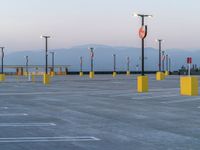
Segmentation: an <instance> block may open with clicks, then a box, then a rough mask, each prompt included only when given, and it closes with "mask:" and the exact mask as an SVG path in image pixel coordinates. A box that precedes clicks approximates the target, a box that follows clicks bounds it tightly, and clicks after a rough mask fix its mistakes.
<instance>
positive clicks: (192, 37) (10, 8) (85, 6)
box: [0, 0, 200, 53]
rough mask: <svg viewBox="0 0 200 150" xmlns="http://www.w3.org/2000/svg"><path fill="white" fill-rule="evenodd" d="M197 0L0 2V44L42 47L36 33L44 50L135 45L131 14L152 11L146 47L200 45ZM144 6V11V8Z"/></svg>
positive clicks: (136, 23) (135, 27) (137, 42)
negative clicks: (45, 45) (161, 41)
mask: <svg viewBox="0 0 200 150" xmlns="http://www.w3.org/2000/svg"><path fill="white" fill-rule="evenodd" d="M199 5H200V1H198V0H190V1H188V0H177V1H174V0H167V1H161V0H150V1H149V0H123V1H122V0H121V1H120V0H109V1H108V0H100V1H97V0H73V1H72V0H71V1H70V0H42V1H41V0H1V10H0V17H1V28H0V32H1V34H0V44H1V45H3V46H5V47H6V49H7V50H6V51H7V53H10V52H13V51H24V50H41V49H43V42H44V41H43V40H42V39H40V38H39V37H40V35H41V34H48V35H51V36H52V38H51V40H50V42H49V46H50V49H60V48H70V47H73V46H77V45H84V44H104V45H110V46H129V47H140V39H139V38H138V28H139V26H140V21H138V19H137V18H134V17H132V13H133V12H138V13H148V14H152V15H154V17H153V18H150V19H147V21H146V23H147V24H148V27H149V34H148V37H147V39H146V46H148V47H154V48H156V47H157V44H156V43H155V38H158V37H159V38H163V39H165V43H164V44H163V48H165V49H171V48H177V49H187V50H194V49H195V50H196V49H200V46H199V39H200V35H199V30H198V28H199V26H200V21H199V19H198V18H197V17H196V15H195V14H199V13H200V9H199ZM144 10H145V11H144Z"/></svg>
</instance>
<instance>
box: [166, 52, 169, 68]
mask: <svg viewBox="0 0 200 150" xmlns="http://www.w3.org/2000/svg"><path fill="white" fill-rule="evenodd" d="M168 61H169V56H168V55H166V71H169V62H168Z"/></svg>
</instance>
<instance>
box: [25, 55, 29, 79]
mask: <svg viewBox="0 0 200 150" xmlns="http://www.w3.org/2000/svg"><path fill="white" fill-rule="evenodd" d="M25 58H26V74H27V75H28V62H29V61H28V56H25Z"/></svg>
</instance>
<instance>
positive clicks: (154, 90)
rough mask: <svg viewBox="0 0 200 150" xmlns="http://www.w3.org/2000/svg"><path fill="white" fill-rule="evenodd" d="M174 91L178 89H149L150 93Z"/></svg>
mask: <svg viewBox="0 0 200 150" xmlns="http://www.w3.org/2000/svg"><path fill="white" fill-rule="evenodd" d="M171 90H172V91H174V90H180V88H165V89H150V90H149V91H150V92H158V91H171Z"/></svg>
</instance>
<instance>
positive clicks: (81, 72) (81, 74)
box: [79, 56, 83, 77]
mask: <svg viewBox="0 0 200 150" xmlns="http://www.w3.org/2000/svg"><path fill="white" fill-rule="evenodd" d="M79 75H80V77H82V76H83V57H82V56H81V57H80V73H79Z"/></svg>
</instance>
